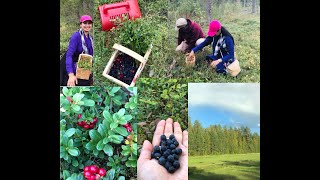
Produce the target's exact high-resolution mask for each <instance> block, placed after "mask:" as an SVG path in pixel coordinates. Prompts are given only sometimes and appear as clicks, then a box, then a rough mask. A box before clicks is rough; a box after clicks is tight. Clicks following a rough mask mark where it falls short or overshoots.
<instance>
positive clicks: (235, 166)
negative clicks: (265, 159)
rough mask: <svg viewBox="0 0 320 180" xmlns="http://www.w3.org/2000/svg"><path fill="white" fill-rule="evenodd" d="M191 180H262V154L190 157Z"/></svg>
mask: <svg viewBox="0 0 320 180" xmlns="http://www.w3.org/2000/svg"><path fill="white" fill-rule="evenodd" d="M188 166H189V170H188V171H189V172H188V173H189V180H194V179H201V180H216V179H217V180H219V179H223V180H240V179H244V180H255V179H260V153H250V154H224V155H211V156H189V160H188Z"/></svg>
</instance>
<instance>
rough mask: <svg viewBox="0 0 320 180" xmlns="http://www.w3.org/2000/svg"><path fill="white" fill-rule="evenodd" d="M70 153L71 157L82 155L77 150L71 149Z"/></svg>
mask: <svg viewBox="0 0 320 180" xmlns="http://www.w3.org/2000/svg"><path fill="white" fill-rule="evenodd" d="M68 153H69V154H70V155H71V156H79V154H80V152H79V150H77V149H76V148H70V149H68Z"/></svg>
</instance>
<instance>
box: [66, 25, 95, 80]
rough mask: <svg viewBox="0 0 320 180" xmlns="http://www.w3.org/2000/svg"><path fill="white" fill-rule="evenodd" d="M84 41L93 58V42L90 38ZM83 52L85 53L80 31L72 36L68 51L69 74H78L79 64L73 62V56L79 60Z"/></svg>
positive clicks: (85, 38)
mask: <svg viewBox="0 0 320 180" xmlns="http://www.w3.org/2000/svg"><path fill="white" fill-rule="evenodd" d="M84 40H85V43H86V46H87V48H88V54H90V55H91V56H93V47H92V42H91V40H90V37H86V36H84ZM82 52H83V48H82V43H81V35H80V33H79V31H77V32H74V33H73V34H72V36H71V38H70V42H69V47H68V50H67V56H66V69H67V73H68V74H69V73H71V72H73V73H74V74H76V69H77V63H76V62H73V61H72V56H76V57H77V59H78V57H79V54H81V53H82Z"/></svg>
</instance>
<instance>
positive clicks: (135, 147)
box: [132, 143, 138, 155]
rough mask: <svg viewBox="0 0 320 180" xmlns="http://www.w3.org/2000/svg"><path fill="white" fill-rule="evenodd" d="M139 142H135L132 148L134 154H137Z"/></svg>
mask: <svg viewBox="0 0 320 180" xmlns="http://www.w3.org/2000/svg"><path fill="white" fill-rule="evenodd" d="M137 148H138V147H137V143H134V144H133V148H132V152H133V154H135V155H137Z"/></svg>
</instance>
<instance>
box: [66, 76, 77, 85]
mask: <svg viewBox="0 0 320 180" xmlns="http://www.w3.org/2000/svg"><path fill="white" fill-rule="evenodd" d="M76 84H78V79H77V77H76V76H75V75H74V74H73V73H70V74H69V79H68V82H67V86H68V87H73V86H75V85H76Z"/></svg>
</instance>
